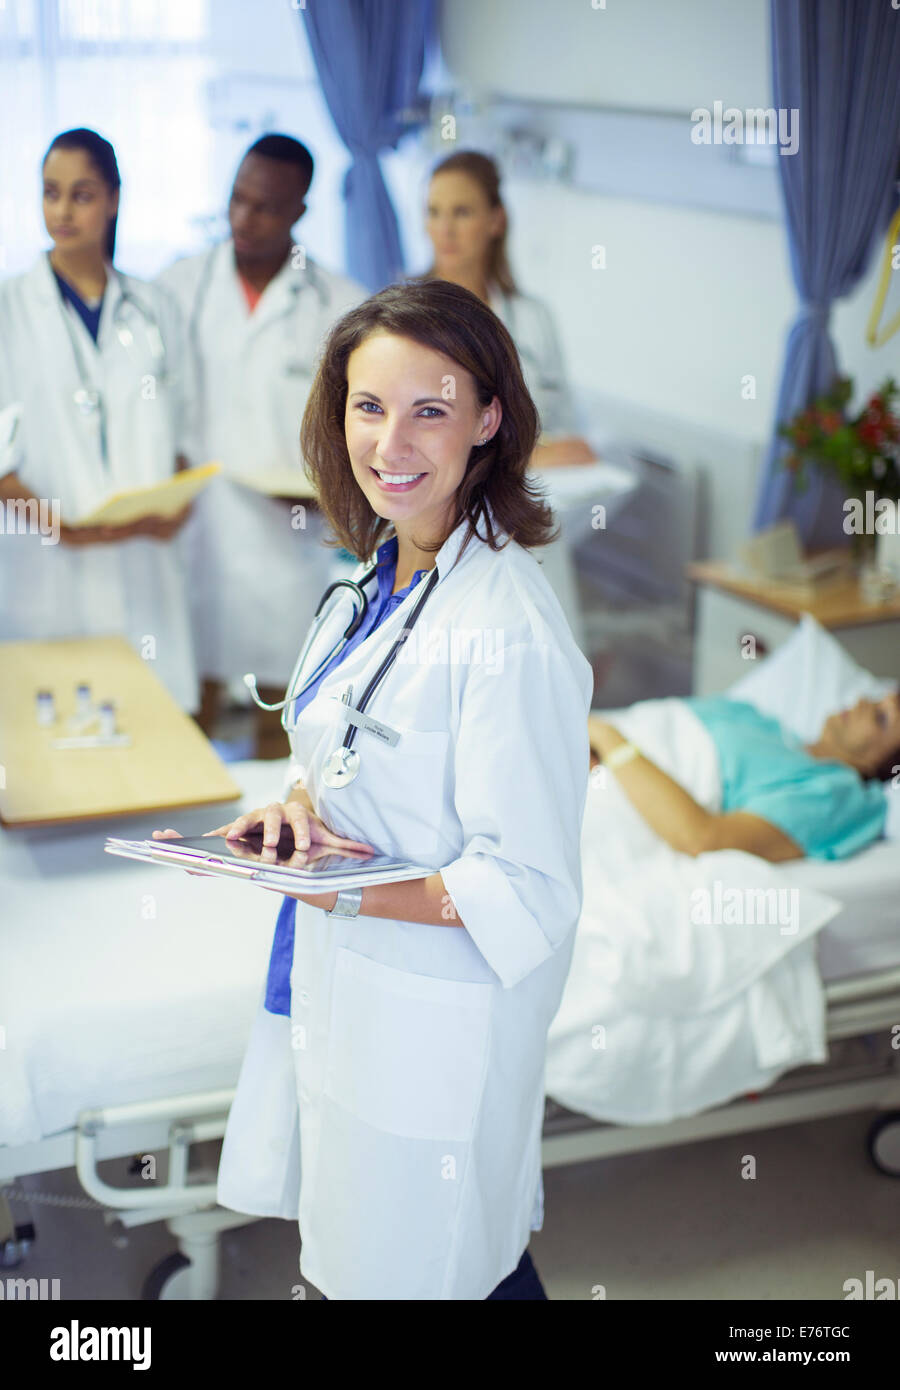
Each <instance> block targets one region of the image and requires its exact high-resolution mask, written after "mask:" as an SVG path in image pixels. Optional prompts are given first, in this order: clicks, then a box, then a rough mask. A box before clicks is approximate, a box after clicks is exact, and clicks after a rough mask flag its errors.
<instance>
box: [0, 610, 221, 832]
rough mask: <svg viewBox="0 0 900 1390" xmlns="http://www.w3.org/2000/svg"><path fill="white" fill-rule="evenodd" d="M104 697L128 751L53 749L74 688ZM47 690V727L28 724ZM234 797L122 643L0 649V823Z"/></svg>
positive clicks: (64, 728) (89, 640)
mask: <svg viewBox="0 0 900 1390" xmlns="http://www.w3.org/2000/svg"><path fill="white" fill-rule="evenodd" d="M81 682H84V683H87V684H89V685H90V687H91V695H92V697H93V699H94V701H95V702H96V703H97V704H99V703H100V702H101V701H104V700H107V699H109V700H112V701H113V702H114V703H115V706H116V721H117V727H118V729H119V730H120V731H121V732H122V733H127V734H129V735H130V736H131V744H130V746H128V747H122V748H115V747H107V748H74V749H59V748H54V747H53V746H52V745H53V742H54V740H55V739H59V738H65V737H69V736H71V732H72V731H71V730H70V729H69V728H68V720H69V717H70V716H71V715H72V714H73V713H74V710H75V687H76V686H77V685H78V684H79V683H81ZM38 690H51V691H52V692H53V694H54V698H55V704H56V714H57V720H56V724H55V725H52V726H50V727H43V726H41V725H39V724H38V723H37V720H36V718H35V695H36V693H37V691H38ZM240 795H241V792H240V788H239V787H238V786H237V784H236V783H235V782H234V781H233V780H232V778H231V776H230V775H229V773H228V771H227V769H226V766H225V764H224V763H223V762H222V760H221V759H220V758H219V756H218V754H217V753H216V752H215V750H214V749H213V747H212V746H211V744H210V743H209V741H208V740H207V739H206V738H205V736H204V735H203V734H202V733H201V731H200V729H199V728H198V727H197V725H196V724H195V723H194V721H193V719H191V718H190V717H189V715H186V714H185V713H184V712H183V711H182V710H181V709H180V708H179V707H178V705H177V704H176V703H175V701H174V700H173V699H172V696H171V695H170V694H169V692H168V690H166V688H165V686H164V685H163V684H162V682H161V681H160V680H159V679H158V678H157V676H156V675H154V673H153V671H152V669H150V667H149V666H148V663H147V662H145V661H142V660H141V658H140V657H139V656H138V655H137V653H136V652H135V651H134V650H133V649H132V648H131V647H130V646H129V644H128V643H127V642H126V641H125V639H124V638H122V637H86V638H75V639H72V640H62V641H52V642H2V643H0V822H2V823H3V824H4V825H6V826H10V827H12V826H19V825H21V826H25V825H56V824H66V823H69V822H71V821H79V820H87V819H91V818H93V817H99V816H118V815H133V814H137V813H139V812H146V811H156V810H161V809H163V808H168V807H184V806H199V805H205V804H207V803H211V802H216V801H232V800H235V799H237V798H238V797H239V796H240Z"/></svg>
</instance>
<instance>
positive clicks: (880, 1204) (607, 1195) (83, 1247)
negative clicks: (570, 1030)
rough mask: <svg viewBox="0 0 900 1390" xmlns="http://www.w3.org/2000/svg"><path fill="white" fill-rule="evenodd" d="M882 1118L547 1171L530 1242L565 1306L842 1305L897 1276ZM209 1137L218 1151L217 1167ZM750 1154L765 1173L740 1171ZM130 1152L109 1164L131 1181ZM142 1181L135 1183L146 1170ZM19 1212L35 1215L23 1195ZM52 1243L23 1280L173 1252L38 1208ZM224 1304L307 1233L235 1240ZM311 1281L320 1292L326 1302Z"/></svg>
mask: <svg viewBox="0 0 900 1390" xmlns="http://www.w3.org/2000/svg"><path fill="white" fill-rule="evenodd" d="M871 1118H872V1117H871V1115H869V1114H868V1113H861V1114H857V1115H849V1116H838V1117H833V1118H829V1119H826V1120H818V1121H814V1122H812V1123H806V1124H798V1125H791V1126H785V1127H783V1128H779V1129H773V1130H767V1131H759V1132H755V1133H750V1134H743V1135H735V1136H729V1137H726V1138H717V1139H710V1140H706V1141H704V1142H703V1143H698V1144H689V1145H681V1146H677V1147H675V1148H671V1149H657V1150H653V1151H649V1152H645V1153H639V1154H632V1155H628V1156H624V1157H616V1158H607V1159H602V1160H598V1161H595V1162H591V1163H580V1164H573V1165H571V1166H566V1167H561V1168H551V1169H548V1170H547V1172H546V1173H545V1175H544V1184H545V1201H546V1215H545V1222H544V1229H543V1231H540V1232H538V1233H536V1234H535V1235H534V1236H533V1238H532V1241H531V1245H530V1250H531V1253H532V1256H533V1258H534V1261H535V1264H536V1265H537V1268H538V1271H539V1273H540V1275H541V1278H542V1280H543V1282H544V1286H545V1288H546V1290H547V1293H548V1296H549V1297H550V1298H551V1299H557V1300H571V1299H592V1298H594V1297H596V1296H597V1295H595V1293H594V1289H595V1288H596V1286H597V1285H603V1287H604V1289H605V1290H606V1297H607V1298H610V1299H638V1300H645V1299H685V1300H714V1299H738V1300H743V1299H765V1300H772V1301H774V1302H779V1301H781V1300H793V1299H807V1298H809V1299H841V1298H843V1296H844V1295H843V1284H844V1281H845V1280H846V1279H849V1278H854V1277H858V1278H862V1279H864V1278H865V1271H866V1270H867V1269H871V1270H874V1271H875V1275H876V1277H880V1276H881V1275H892V1274H893V1273H894V1272H895V1269H896V1249H897V1229H898V1211H900V1183H898V1182H897V1181H896V1180H895V1179H891V1178H888V1177H884V1176H881V1175H880V1174H878V1173H877V1172H876V1171H875V1170H874V1168H873V1167H872V1166H871V1164H870V1162H869V1160H868V1157H867V1155H866V1152H865V1135H866V1131H867V1128H868V1125H869V1122H870V1119H871ZM216 1147H217V1146H210V1149H209V1152H208V1154H207V1155H205V1156H204V1157H208V1158H209V1159H210V1160H211V1161H212V1162H214V1161H215V1149H216ZM745 1155H753V1157H754V1158H755V1160H756V1174H757V1176H756V1178H755V1179H754V1180H748V1179H744V1178H742V1177H741V1170H742V1164H744V1163H745V1157H744V1156H745ZM125 1169H126V1163H125V1161H124V1160H122V1161H118V1162H110V1163H108V1164H102V1165H101V1173H102V1175H103V1176H104V1177H105V1178H106V1180H107V1181H108V1182H113V1183H123V1182H125V1181H128V1180H127V1179H126V1177H125ZM131 1181H134V1179H132V1180H131ZM21 1186H23V1187H25V1188H27V1189H29V1190H30V1191H32V1192H36V1193H47V1194H54V1193H59V1194H65V1195H70V1196H78V1195H80V1196H81V1197H82V1198H83V1196H84V1194H83V1192H81V1189H80V1188H79V1186H78V1183H77V1180H76V1179H75V1176H74V1171H73V1170H72V1169H69V1170H65V1171H61V1172H57V1173H44V1174H36V1175H33V1176H31V1177H28V1178H26V1179H24V1180H23V1182H22V1184H21ZM13 1210H14V1214H15V1217H16V1220H17V1221H22V1220H23V1218H24V1216H25V1211H24V1208H23V1205H22V1204H21V1203H20V1202H16V1203H15V1204H14V1208H13ZM30 1215H31V1219H32V1220H33V1221H34V1222H35V1225H36V1227H37V1241H36V1243H35V1245H34V1246H33V1248H32V1250H31V1251H30V1252H29V1254H28V1256H27V1258H26V1260H25V1262H24V1264H23V1265H21V1266H20V1267H19V1270H18V1271H17V1272H18V1273H19V1274H20V1275H22V1276H25V1275H28V1276H31V1277H33V1278H41V1277H45V1278H58V1279H59V1280H60V1281H61V1282H60V1294H61V1297H62V1298H63V1299H65V1298H68V1297H75V1298H86V1299H137V1298H140V1296H141V1287H142V1284H143V1280H144V1278H145V1277H146V1275H147V1274H148V1272H149V1271H150V1269H151V1268H152V1267H153V1266H154V1265H155V1264H156V1263H157V1262H158V1261H159V1260H161V1259H163V1258H164V1257H165V1256H166V1255H167V1254H169V1253H171V1252H172V1251H173V1250H174V1248H175V1245H174V1240H173V1237H172V1236H171V1235H170V1234H169V1232H168V1231H167V1229H166V1228H165V1226H163V1225H159V1224H156V1225H152V1226H144V1227H137V1228H135V1229H133V1230H132V1231H130V1232H129V1233H128V1244H127V1246H125V1247H124V1248H117V1247H116V1246H115V1245H114V1244H113V1241H112V1238H111V1235H110V1234H109V1232H107V1230H106V1228H105V1227H104V1225H103V1221H102V1217H101V1215H100V1213H99V1212H96V1211H87V1210H84V1209H78V1208H69V1207H66V1208H55V1207H54V1208H51V1207H47V1206H42V1205H40V1204H39V1203H37V1202H35V1203H34V1204H32V1205H31V1208H30ZM221 1248H222V1261H221V1265H222V1279H221V1289H220V1298H222V1299H224V1300H239V1299H265V1300H280V1299H288V1300H290V1299H292V1298H294V1297H295V1294H294V1293H293V1290H294V1287H295V1286H296V1285H298V1284H299V1283H300V1282H301V1280H300V1276H299V1274H298V1272H297V1254H298V1237H297V1229H296V1226H295V1225H294V1224H293V1223H292V1222H287V1221H256V1222H253V1223H252V1224H249V1225H247V1226H244V1227H240V1228H238V1229H236V1230H231V1231H226V1232H225V1233H224V1235H223V1236H222V1242H221ZM318 1296H319V1292H318V1290H316V1289H314V1288H312V1287H310V1288H309V1292H308V1297H309V1298H311V1299H317V1298H318Z"/></svg>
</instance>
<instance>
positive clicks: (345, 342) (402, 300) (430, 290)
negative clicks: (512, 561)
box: [300, 280, 559, 560]
mask: <svg viewBox="0 0 900 1390" xmlns="http://www.w3.org/2000/svg"><path fill="white" fill-rule="evenodd" d="M375 333H389V334H392V335H393V336H395V337H399V338H408V339H410V340H411V341H412V342H415V343H421V345H422V346H423V347H426V348H432V349H433V350H434V351H435V352H440V353H443V354H444V355H445V356H446V357H449V358H450V359H451V360H452V361H453V362H455V363H456V364H457V365H458V366H459V367H461V368H462V369H463V370H464V371H466V372H468V373H469V375H470V376H471V377H472V379H473V381H474V384H475V394H476V397H477V400H478V405H479V407H480V408H482V409H483V408H484V407H485V406H487V405H489V404H490V402H491V401H492V400H493V398H494V397H495V396H496V397H497V399H498V401H499V402H500V405H501V407H502V411H503V418H502V420H501V421H500V425H499V428H498V429H497V431H496V433H495V434H494V436H493V438H492V439H490V440H489V441H488V443H487V444H485V445H483V446H481V447H480V448H479V447H478V446H475V447H473V449H472V450H471V452H470V454H469V459H468V463H467V466H466V471H465V473H464V475H463V478H462V481H461V483H460V485H459V487H458V488H457V491H456V508H455V513H454V516H453V518H452V520H451V522H450V524H449V526H448V529H447V532H446V534H445V536H444V538H443V540H446V539H447V537H448V536H449V535H450V534H451V533H452V532H453V531H455V530H456V527H457V526H458V525H460V524H461V523H463V522H468V529H467V531H466V534H465V537H464V539H463V544H462V547H461V549H460V554H462V553H463V551H464V550H465V549H466V547H467V546H468V544H469V542H470V541H471V540H472V538H473V537H477V538H478V540H482V541H485V542H486V544H488V545H489V546H490V548H491V549H492V550H501V549H503V545H501V544H500V543H499V542H498V536H497V534H496V532H505V533H506V535H507V536H509V537H510V539H512V540H514V541H517V542H518V543H519V544H520V545H522V546H525V547H526V548H530V547H533V546H541V545H547V544H549V542H550V541H552V540H555V539H556V538H557V536H558V534H559V531H558V528H555V529H554V525H553V513H552V511H551V509H550V507H549V505H548V504H547V502H546V500H545V498H544V494H543V492H542V490H541V488H540V484H539V483H537V482H534V481H530V480H529V479H528V478H527V477H526V469H527V467H528V461H529V459H530V457H531V454H532V451H533V449H534V447H535V444H536V443H537V439H538V433H539V430H540V426H539V422H538V413H537V410H536V408H535V405H534V402H533V401H532V399H531V396H530V395H529V394H528V388H527V387H526V385H525V381H524V378H523V376H522V368H521V365H520V363H519V354H518V353H517V351H516V347H515V344H514V343H513V340H512V338H511V337H510V335H509V333H508V332H507V330H506V328H505V326H504V325H503V324H502V323H501V321H500V319H498V318H497V316H496V314H495V313H494V312H493V311H492V310H491V309H489V308H488V306H487V305H486V304H484V303H482V301H481V300H480V299H479V298H478V296H477V295H474V294H472V293H471V292H470V291H469V290H465V289H463V288H462V287H461V286H460V285H452V284H450V283H449V282H447V281H446V280H426V281H418V282H414V283H412V284H404V285H391V286H389V288H388V289H385V290H382V291H381V292H380V293H379V294H376V295H373V296H372V298H371V299H367V300H366V301H365V302H364V303H363V304H360V305H358V306H357V307H356V308H355V309H351V310H350V312H349V313H348V314H345V315H344V316H343V318H341V319H339V320H338V322H337V323H336V324H335V325H334V327H333V328H332V329H331V332H330V333H329V335H328V337H327V339H326V340H325V345H324V348H323V351H322V357H321V360H320V363H319V368H318V371H317V372H316V377H315V381H314V382H313V386H312V390H311V391H310V394H309V399H308V401H307V404H306V410H305V412H304V415H303V424H302V426H301V429H300V448H301V451H302V454H303V458H304V462H305V466H306V472H307V475H308V477H309V479H310V481H311V482H312V483H313V485H314V486H315V488H316V491H317V495H318V503H319V507H320V508H321V510H322V512H323V513H324V515H325V517H326V519H327V521H328V522H329V524H330V526H331V527H332V530H333V531H334V533H335V535H336V537H337V540H336V541H335V540H332V541H329V542H328V544H331V545H342V546H344V548H345V549H346V550H348V551H349V552H350V553H351V554H352V555H355V556H356V558H357V560H368V559H370V558H371V557H372V555H373V554H374V553H375V550H376V549H377V547H378V546H379V545H380V544H381V542H382V540H383V539H384V538H385V535H386V533H387V532H388V531H389V530H390V528H391V526H392V524H393V523H392V522H391V521H389V520H387V519H386V518H384V517H380V516H378V514H377V513H376V512H375V511H373V509H372V507H371V505H370V503H369V501H368V499H367V497H366V495H365V493H364V492H363V491H362V489H361V488H360V486H359V484H358V483H357V481H356V479H355V477H354V476H353V470H352V468H351V466H350V455H349V453H348V451H347V440H346V435H345V431H344V414H345V410H346V405H347V360H348V358H349V356H350V354H351V352H353V351H355V349H356V348H358V347H359V346H360V344H362V343H364V342H365V341H366V339H367V338H370V337H371V336H372V335H373V334H375ZM488 508H489V509H490V513H489V512H488ZM492 518H493V522H492ZM480 522H483V524H484V530H485V534H484V535H481V533H480V532H479V530H478V525H479V523H480ZM494 523H495V524H496V532H495V526H494ZM443 540H442V541H438V542H437V543H436V544H433V545H430V546H422V547H420V548H421V549H423V550H428V551H429V552H436V551H438V550H439V549H440V548H441V545H442V544H443ZM505 543H506V542H504V543H503V544H504V545H505Z"/></svg>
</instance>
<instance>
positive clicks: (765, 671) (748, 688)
mask: <svg viewBox="0 0 900 1390" xmlns="http://www.w3.org/2000/svg"><path fill="white" fill-rule="evenodd" d="M898 685H900V670H898V672H897V676H896V679H894V680H891V679H885V678H883V677H880V676H873V675H872V673H871V671H867V670H866V669H865V668H864V667H863V666H860V665H858V663H857V662H855V661H854V660H853V657H852V656H850V655H849V653H848V652H847V651H845V650H844V648H843V647H842V646H841V644H840V642H838V641H837V639H836V638H835V637H833V636H832V635H831V633H830V632H828V631H827V630H826V629H825V628H823V627H821V626H820V625H819V624H818V623H817V622H816V620H815V618H813V617H811V616H810V614H809V613H804V615H803V617H802V618H801V619H800V622H799V623H798V624H797V628H796V631H795V632H792V633H791V635H790V637H789V638H788V640H787V641H786V642H783V643H782V645H781V646H780V647H778V648H777V649H776V650H775V651H774V652H773V653H772V655H771V656H767V657H764V658H763V659H762V660H761V661H759V662H758V663H757V662H753V663H752V669H751V670H750V671H748V672H747V674H746V675H745V676H741V679H740V680H739V681H736V682H735V684H734V685H732V686H729V688H728V689H727V690H726V691H725V694H726V696H727V697H728V699H729V700H744V701H746V703H747V704H749V705H754V706H755V707H756V708H757V709H758V710H759V711H760V712H761V713H762V714H768V715H770V716H771V717H772V718H773V719H777V720H778V721H779V723H781V724H784V725H785V726H786V728H788V729H790V730H791V731H792V733H795V734H797V735H798V737H799V738H802V739H803V740H804V741H805V742H807V743H812V742H813V741H814V740H815V739H817V738H818V737H819V734H820V733H821V732H822V726H823V725H824V723H825V720H826V719H827V718H828V716H829V715H830V714H837V713H838V711H839V710H842V709H847V708H848V706H850V705H854V704H856V701H857V700H860V699H869V700H880V699H882V698H883V697H884V696H885V695H889V694H890V693H891V691H893V690H896V689H897V686H898ZM885 795H886V796H887V803H888V817H887V824H886V825H885V831H884V833H885V836H886V837H887V838H889V839H900V786H894V785H893V784H892V783H890V782H886V783H885Z"/></svg>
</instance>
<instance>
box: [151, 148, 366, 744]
mask: <svg viewBox="0 0 900 1390" xmlns="http://www.w3.org/2000/svg"><path fill="white" fill-rule="evenodd" d="M312 174H313V161H312V156H311V155H310V153H309V151H308V150H307V149H306V147H305V146H304V145H302V144H300V142H299V141H297V140H294V139H292V138H291V137H290V136H287V135H275V134H272V135H264V136H262V138H261V139H259V140H257V141H256V143H255V144H254V145H252V146H251V147H250V149H249V150H248V151H247V153H246V154H245V155H244V158H243V159H242V160H241V163H240V166H239V168H238V171H237V174H236V176H235V180H234V185H233V187H232V190H231V198H230V201H229V206H228V220H229V224H230V228H231V237H230V238H229V239H228V240H227V241H223V242H221V243H219V244H218V245H216V246H214V247H213V248H212V249H211V250H210V251H208V252H204V253H202V254H201V255H198V256H189V257H186V258H185V259H183V260H179V261H176V262H175V264H174V265H172V266H170V267H169V268H168V269H167V270H166V271H164V272H163V274H162V276H161V277H160V279H161V282H162V283H163V284H164V285H165V286H166V287H167V288H168V289H170V290H171V291H172V292H173V293H174V294H175V296H176V298H177V299H178V301H179V304H180V305H181V308H182V311H183V313H184V316H185V319H186V321H187V323H188V325H189V336H190V341H191V344H192V347H193V350H194V352H195V354H196V357H197V366H198V373H197V375H198V381H199V400H198V402H197V406H198V408H197V418H196V428H197V432H198V436H199V437H198V440H197V447H196V450H195V452H196V456H197V457H198V458H199V459H201V460H203V461H217V462H220V463H221V464H222V466H223V473H222V475H221V476H220V477H219V478H218V479H217V480H216V481H215V482H214V483H213V484H212V485H211V486H210V487H209V488H208V489H207V492H206V493H205V494H204V495H203V496H202V498H201V499H200V500H199V502H198V504H197V506H196V517H195V518H194V519H193V520H192V522H191V523H190V526H189V528H188V530H187V532H186V537H185V543H186V545H187V546H188V548H189V552H190V574H191V609H192V620H193V627H194V633H195V643H196V649H197V661H198V666H199V670H200V674H201V676H202V677H203V702H202V706H201V712H200V716H199V719H200V723H201V725H202V726H203V728H204V729H205V730H206V731H207V732H210V731H211V730H212V729H213V727H214V724H215V719H216V716H217V714H218V712H219V709H220V707H221V702H222V693H223V689H224V687H225V685H226V684H227V683H230V682H232V681H235V680H238V681H239V680H240V679H241V677H242V676H243V675H244V674H245V672H248V671H252V672H254V673H255V675H256V677H257V685H258V689H259V693H260V696H261V698H262V699H263V700H265V701H266V702H267V703H274V702H275V701H277V700H280V699H282V698H283V695H284V689H285V686H286V684H287V682H288V680H289V678H290V673H291V670H292V667H293V664H294V660H295V657H296V654H297V651H298V649H299V646H300V644H301V641H302V638H303V634H304V633H305V631H306V630H307V628H308V626H309V624H310V622H311V621H312V617H313V613H314V611H315V607H316V605H317V604H318V601H319V599H320V597H321V595H322V593H323V592H324V590H325V588H326V587H327V584H328V581H329V578H330V577H331V567H332V566H333V563H334V555H335V552H334V551H333V550H332V549H328V548H326V547H325V546H324V545H323V544H322V540H323V537H324V536H325V535H326V534H327V528H326V526H325V523H324V520H323V518H322V517H321V515H320V514H319V512H318V510H317V508H316V505H315V502H314V501H307V500H304V502H303V503H302V505H300V506H298V505H297V504H294V505H293V506H292V505H291V503H290V502H289V501H285V500H281V499H276V498H273V497H271V496H267V495H265V494H264V493H262V492H257V491H255V490H254V489H253V488H252V487H250V486H247V484H246V481H239V480H246V479H247V478H248V477H255V478H256V479H257V480H258V481H259V482H264V481H265V480H266V479H271V477H273V476H274V475H279V476H282V477H283V476H284V475H285V473H286V472H289V471H291V470H296V474H297V479H298V489H299V490H301V491H302V487H303V486H304V485H305V479H304V475H303V466H302V460H301V458H300V448H299V442H298V439H299V432H300V421H301V418H302V416H303V410H304V407H305V405H306V398H307V395H308V393H309V389H310V386H311V384H312V380H313V375H314V371H315V359H316V354H317V353H318V351H319V348H320V345H321V343H322V340H323V338H324V336H325V334H326V333H327V331H328V329H329V328H330V327H331V325H332V324H333V323H334V321H335V320H336V319H338V318H340V316H341V315H342V314H344V313H346V311H347V310H348V309H350V308H352V307H353V305H355V304H358V303H359V302H360V300H362V299H365V298H366V291H365V290H364V289H363V288H362V287H361V286H360V285H357V284H354V283H353V282H352V281H350V280H348V279H346V278H345V277H343V276H340V275H335V274H333V273H332V272H330V271H327V270H324V269H323V268H322V267H321V266H318V265H315V264H314V263H313V261H312V259H311V258H310V257H309V256H308V255H307V254H306V252H305V249H304V247H303V246H302V244H298V243H296V242H295V240H294V237H293V228H294V227H295V225H296V223H297V222H298V221H299V220H300V218H301V217H302V216H303V213H304V212H305V210H306V196H307V193H308V190H309V186H310V183H311V181H312ZM273 600H275V601H276V602H277V607H276V609H275V610H273V607H272V604H273ZM273 611H274V612H276V613H277V621H273V620H272V614H273ZM287 752H288V746H287V740H286V738H285V737H284V735H283V732H282V729H281V722H280V715H279V714H277V713H275V714H268V713H265V712H263V711H261V710H257V711H256V747H255V756H257V757H283V756H286V755H287Z"/></svg>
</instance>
